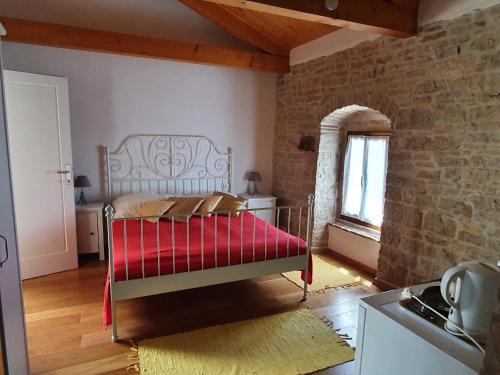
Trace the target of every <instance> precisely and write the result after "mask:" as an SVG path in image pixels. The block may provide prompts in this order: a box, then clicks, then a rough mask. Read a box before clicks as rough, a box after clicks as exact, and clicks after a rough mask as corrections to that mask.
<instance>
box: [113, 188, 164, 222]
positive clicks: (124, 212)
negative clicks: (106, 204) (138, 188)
mask: <svg viewBox="0 0 500 375" xmlns="http://www.w3.org/2000/svg"><path fill="white" fill-rule="evenodd" d="M159 199H161V196H160V195H159V194H156V193H153V192H141V193H131V194H125V195H121V196H119V197H118V198H116V199H115V200H114V201H113V207H114V208H115V217H116V218H121V219H123V218H127V217H137V216H139V212H140V209H141V206H142V204H143V203H144V202H147V201H154V200H159Z"/></svg>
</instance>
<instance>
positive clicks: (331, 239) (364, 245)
mask: <svg viewBox="0 0 500 375" xmlns="http://www.w3.org/2000/svg"><path fill="white" fill-rule="evenodd" d="M328 248H329V249H331V250H333V251H335V252H337V253H339V254H342V255H344V256H346V257H348V258H350V259H353V260H355V261H356V262H359V263H361V264H363V265H365V266H367V267H370V268H372V269H374V270H376V269H377V266H378V255H379V252H380V243H379V242H378V241H375V240H372V239H370V238H366V237H362V236H360V235H358V234H355V233H352V232H349V231H347V230H344V229H341V228H338V227H335V226H333V225H328Z"/></svg>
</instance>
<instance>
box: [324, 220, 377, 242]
mask: <svg viewBox="0 0 500 375" xmlns="http://www.w3.org/2000/svg"><path fill="white" fill-rule="evenodd" d="M328 224H329V225H333V226H334V227H337V228H340V229H343V230H345V231H347V232H351V233H354V234H357V235H358V236H361V237H365V238H368V239H370V240H373V241H377V242H380V232H378V231H376V230H373V229H370V228H366V227H363V226H362V225H358V224H354V223H351V222H348V221H345V220H342V219H336V220H335V221H334V222H331V223H328Z"/></svg>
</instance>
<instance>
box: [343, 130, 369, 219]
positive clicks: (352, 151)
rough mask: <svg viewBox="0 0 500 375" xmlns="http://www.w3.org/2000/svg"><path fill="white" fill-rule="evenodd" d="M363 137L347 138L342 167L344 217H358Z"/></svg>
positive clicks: (360, 196) (360, 195) (363, 146)
mask: <svg viewBox="0 0 500 375" xmlns="http://www.w3.org/2000/svg"><path fill="white" fill-rule="evenodd" d="M364 149H365V138H364V137H349V141H348V145H347V153H346V163H345V165H344V193H343V197H344V204H343V205H342V210H343V214H344V215H349V216H354V217H359V212H360V209H361V198H362V188H361V184H362V177H363V159H364Z"/></svg>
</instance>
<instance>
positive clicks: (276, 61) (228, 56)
mask: <svg viewBox="0 0 500 375" xmlns="http://www.w3.org/2000/svg"><path fill="white" fill-rule="evenodd" d="M0 22H1V23H2V24H3V26H4V27H5V29H6V30H7V35H5V36H4V37H2V39H3V40H5V41H11V42H18V43H28V44H37V45H44V46H51V47H59V48H69V49H76V50H84V51H94V52H104V53H111V54H117V55H127V56H136V57H145V58H153V59H161V60H175V61H183V62H189V63H195V64H206V65H215V66H223V67H231V68H241V69H249V70H255V71H265V72H273V73H286V72H288V71H289V70H290V66H289V62H288V58H286V57H283V56H275V55H270V54H265V53H258V52H256V53H255V52H247V51H240V50H234V49H229V48H220V47H213V46H206V45H200V44H194V43H187V42H177V41H171V40H166V39H160V38H150V37H144V36H137V35H130V34H121V33H114V32H109V31H101V30H93V29H86V28H81V27H74V26H65V25H59V24H51V23H45V22H37V21H29V20H23V19H16V18H8V17H0Z"/></svg>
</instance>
